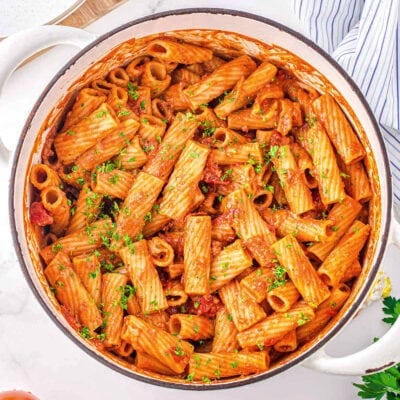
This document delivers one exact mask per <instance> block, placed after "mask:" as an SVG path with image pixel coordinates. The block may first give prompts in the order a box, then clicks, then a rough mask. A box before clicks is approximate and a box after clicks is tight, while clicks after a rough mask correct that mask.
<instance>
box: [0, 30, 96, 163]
mask: <svg viewBox="0 0 400 400" xmlns="http://www.w3.org/2000/svg"><path fill="white" fill-rule="evenodd" d="M96 38H97V36H96V35H95V34H93V33H90V32H87V31H84V30H82V29H78V28H72V27H69V26H60V25H44V26H39V27H36V28H32V29H27V30H25V31H22V32H19V33H16V34H14V35H11V36H9V37H8V38H6V39H4V40H3V41H1V42H0V60H1V62H0V96H1V92H2V89H3V87H4V86H5V84H6V82H7V80H8V79H9V78H10V76H11V74H12V73H13V71H14V70H15V69H16V68H17V67H18V66H19V65H20V64H21V63H23V62H24V61H25V60H27V59H28V58H29V57H31V56H33V55H34V54H36V53H37V52H39V51H41V50H44V49H47V48H49V47H52V46H55V45H58V44H70V45H74V46H77V47H79V48H83V47H85V46H87V45H88V44H89V43H91V42H92V41H94V40H95V39H96ZM0 134H1V132H0ZM0 139H1V138H0ZM1 147H4V148H5V149H4V148H3V149H1ZM1 150H3V151H1ZM13 150H14V148H13V145H12V143H8V141H6V140H4V141H1V140H0V157H1V156H3V158H4V154H2V153H4V152H5V153H7V151H8V152H10V151H13Z"/></svg>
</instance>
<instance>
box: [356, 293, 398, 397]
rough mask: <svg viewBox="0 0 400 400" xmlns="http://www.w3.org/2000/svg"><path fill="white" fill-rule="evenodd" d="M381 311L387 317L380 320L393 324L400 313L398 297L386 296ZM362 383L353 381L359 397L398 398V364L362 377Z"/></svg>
mask: <svg viewBox="0 0 400 400" xmlns="http://www.w3.org/2000/svg"><path fill="white" fill-rule="evenodd" d="M383 312H384V314H385V315H387V317H385V318H383V320H382V321H384V322H386V323H387V324H390V325H393V324H394V323H395V322H396V320H397V318H398V317H399V315H400V299H396V298H394V297H386V298H385V299H384V300H383ZM362 381H363V383H362V384H359V383H353V385H354V386H355V387H357V388H358V389H360V391H359V392H358V396H359V397H360V398H361V399H375V400H381V399H383V398H384V396H385V395H386V399H387V400H395V399H399V400H400V364H397V365H395V366H394V367H391V368H388V369H386V370H385V371H382V372H378V373H376V374H372V375H366V376H363V377H362Z"/></svg>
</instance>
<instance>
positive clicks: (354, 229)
mask: <svg viewBox="0 0 400 400" xmlns="http://www.w3.org/2000/svg"><path fill="white" fill-rule="evenodd" d="M220 50H221V49H218V48H216V47H215V48H214V49H213V46H212V45H210V46H208V45H203V46H199V45H198V44H194V43H187V42H186V41H184V40H174V39H172V37H170V36H169V34H166V35H165V36H163V37H155V36H153V37H152V38H151V39H149V40H148V41H147V42H146V43H145V44H144V45H143V46H142V48H141V52H140V54H131V57H132V58H131V59H130V60H127V63H126V64H125V65H114V66H113V68H112V69H111V70H110V71H108V72H107V74H105V75H104V76H97V77H96V79H94V80H93V81H92V82H90V83H89V84H87V85H86V86H85V87H82V88H80V89H79V92H78V93H77V95H76V97H75V98H74V99H75V100H72V104H71V107H70V109H68V110H65V113H64V115H65V118H64V120H63V121H60V124H59V125H58V126H59V128H58V127H57V129H58V130H57V131H56V130H55V129H56V128H55V129H54V130H53V133H55V134H54V135H53V136H52V135H50V136H49V138H48V143H47V144H46V150H45V152H44V154H43V157H42V160H39V162H38V163H37V164H36V165H34V166H33V168H32V170H31V171H30V172H29V174H30V182H31V184H32V203H31V206H30V210H29V212H30V220H31V222H32V223H33V224H35V225H36V226H35V229H36V231H37V232H38V233H39V235H40V240H39V241H38V242H39V243H40V256H41V258H42V260H43V271H44V276H45V277H46V279H47V281H48V283H49V285H50V288H51V291H52V292H54V295H55V299H56V300H57V301H58V302H59V303H60V305H61V310H62V311H63V313H64V314H65V315H66V318H67V319H68V322H70V323H71V324H73V326H74V328H75V329H76V330H77V331H78V332H79V333H80V334H81V336H82V337H84V338H85V339H87V340H88V341H90V342H94V343H95V344H96V345H97V346H99V347H101V348H102V351H104V352H105V353H107V352H110V353H113V355H112V357H114V359H115V358H116V357H119V358H121V359H124V363H126V365H129V366H130V368H132V369H133V370H138V371H140V372H141V373H143V374H150V375H151V374H157V376H158V377H162V376H165V377H168V379H173V380H180V381H182V382H183V381H186V382H192V381H194V382H202V383H208V382H210V381H214V380H216V381H218V380H223V379H225V378H231V377H238V376H245V375H249V374H257V373H261V372H263V371H265V370H267V369H269V368H270V366H272V367H274V366H275V365H276V363H280V362H281V360H283V359H284V358H285V357H286V355H287V354H289V356H290V357H294V355H293V352H295V351H296V352H297V351H298V350H297V349H299V350H300V351H301V349H302V347H303V346H304V345H305V344H306V345H308V344H307V342H308V341H309V340H313V338H314V337H315V336H317V335H318V334H319V333H320V332H322V331H323V330H324V328H325V326H327V325H328V324H329V323H330V320H331V318H332V316H333V314H335V313H337V312H338V311H339V310H340V308H341V307H342V306H343V305H344V303H345V302H346V300H347V299H348V297H349V295H350V293H351V290H352V289H351V288H352V285H353V282H354V281H355V280H356V279H357V277H358V276H359V275H360V274H361V273H362V270H363V257H364V253H365V251H364V249H365V247H366V243H367V241H368V237H369V232H370V229H371V226H372V223H373V221H369V220H368V215H369V214H368V213H369V207H370V205H369V201H370V200H371V198H373V196H374V185H373V184H371V181H370V179H371V176H373V174H372V173H371V172H370V171H368V170H367V166H368V164H367V163H365V162H364V156H365V154H366V151H365V149H364V148H363V147H362V146H361V143H360V141H359V139H358V138H357V136H356V133H355V131H354V130H353V127H352V126H351V124H350V122H349V121H347V119H346V116H345V115H346V114H345V113H344V112H343V111H342V109H341V107H340V106H339V105H338V104H337V103H336V102H335V100H334V98H333V97H332V96H331V95H330V94H327V93H319V92H318V91H317V90H315V89H314V88H312V87H310V86H309V85H305V84H304V83H302V82H300V81H299V80H298V79H297V78H296V77H295V76H294V75H293V74H292V73H291V72H289V70H287V69H286V66H285V65H281V64H279V63H275V62H274V57H268V58H263V59H256V58H255V57H254V56H250V55H248V54H242V53H240V54H239V52H238V50H237V49H230V50H229V51H228V52H224V51H220ZM271 54H272V53H271ZM253 55H254V54H253ZM49 293H50V291H49ZM166 379H167V378H166Z"/></svg>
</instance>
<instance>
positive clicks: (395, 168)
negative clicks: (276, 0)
mask: <svg viewBox="0 0 400 400" xmlns="http://www.w3.org/2000/svg"><path fill="white" fill-rule="evenodd" d="M292 1H293V6H294V10H295V13H296V15H297V16H298V17H299V20H300V22H301V24H302V25H303V27H304V30H305V32H306V34H308V36H309V38H310V39H312V40H313V41H314V42H316V43H317V44H318V45H319V46H320V47H322V48H323V49H324V50H326V51H327V52H328V53H330V54H331V55H332V56H333V58H334V59H335V60H336V61H337V62H338V63H339V64H340V65H341V66H342V67H343V68H344V69H345V70H346V71H347V72H348V73H349V75H350V76H351V77H352V78H353V80H354V81H355V82H356V84H357V85H358V86H359V88H360V89H361V91H362V92H363V93H364V95H365V97H366V99H367V101H368V103H369V105H370V106H371V108H372V110H373V111H374V113H375V117H376V118H377V120H378V122H379V124H380V126H381V130H382V133H383V136H384V139H385V143H386V149H387V151H388V154H389V158H390V164H391V169H392V176H393V192H394V200H395V202H396V203H397V204H400V48H399V45H400V0H292Z"/></svg>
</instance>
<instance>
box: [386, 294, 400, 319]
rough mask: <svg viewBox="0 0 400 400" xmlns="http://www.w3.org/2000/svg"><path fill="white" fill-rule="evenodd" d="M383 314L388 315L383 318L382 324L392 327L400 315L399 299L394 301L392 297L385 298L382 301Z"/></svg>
mask: <svg viewBox="0 0 400 400" xmlns="http://www.w3.org/2000/svg"><path fill="white" fill-rule="evenodd" d="M383 305H384V307H383V312H384V314H386V315H388V317H386V318H383V320H382V321H383V322H386V323H387V324H390V325H393V324H394V323H395V322H396V320H397V318H398V317H399V315H400V299H395V298H394V297H386V299H384V300H383Z"/></svg>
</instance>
